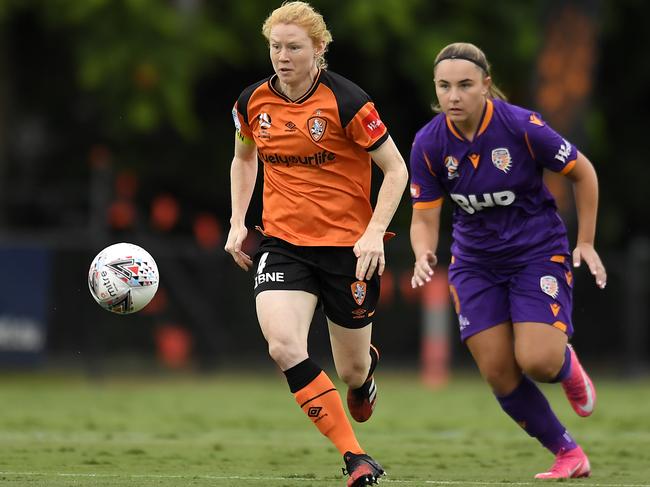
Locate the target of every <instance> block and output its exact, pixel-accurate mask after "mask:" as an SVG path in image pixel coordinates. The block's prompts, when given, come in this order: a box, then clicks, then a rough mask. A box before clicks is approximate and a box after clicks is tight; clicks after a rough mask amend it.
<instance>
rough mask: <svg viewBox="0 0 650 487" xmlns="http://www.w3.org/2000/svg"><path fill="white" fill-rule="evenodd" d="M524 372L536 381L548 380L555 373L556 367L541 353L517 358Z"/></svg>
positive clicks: (551, 378)
mask: <svg viewBox="0 0 650 487" xmlns="http://www.w3.org/2000/svg"><path fill="white" fill-rule="evenodd" d="M518 362H519V366H520V367H521V370H522V372H523V373H524V374H526V375H527V376H528V377H530V378H531V379H533V380H535V381H537V382H549V381H551V380H553V378H554V377H555V376H556V375H557V372H558V367H557V365H556V364H554V363H553V362H552V361H551V360H549V359H548V357H545V356H543V355H534V356H527V357H523V358H518Z"/></svg>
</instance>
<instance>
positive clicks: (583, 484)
mask: <svg viewBox="0 0 650 487" xmlns="http://www.w3.org/2000/svg"><path fill="white" fill-rule="evenodd" d="M0 475H7V476H16V477H18V476H24V477H79V478H120V477H124V478H127V479H129V478H130V479H182V478H186V477H188V475H155V474H141V475H137V474H133V475H120V474H109V473H107V474H103V473H65V472H2V471H0ZM189 477H191V478H193V479H204V480H241V481H246V482H251V481H259V482H264V481H265V482H287V481H291V480H298V481H303V482H332V479H331V478H322V479H318V478H313V477H297V476H296V477H271V476H269V477H256V476H242V475H222V476H220V475H189ZM341 480H343V477H342V478H341ZM381 483H382V484H404V485H476V486H481V485H486V486H501V485H503V486H519V485H536V486H541V484H543V483H544V482H540V481H531V482H498V481H487V480H486V481H478V480H399V479H388V478H385V477H384V478H382V479H381ZM576 485H577V484H576ZM579 487H650V484H602V483H598V482H590V481H589V480H580V481H579Z"/></svg>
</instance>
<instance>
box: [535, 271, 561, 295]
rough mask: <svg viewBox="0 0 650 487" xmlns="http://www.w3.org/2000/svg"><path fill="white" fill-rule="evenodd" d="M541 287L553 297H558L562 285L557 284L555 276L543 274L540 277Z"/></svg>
mask: <svg viewBox="0 0 650 487" xmlns="http://www.w3.org/2000/svg"><path fill="white" fill-rule="evenodd" d="M539 287H541V288H542V291H544V293H545V294H548V295H549V296H550V297H552V298H553V299H556V298H557V296H558V294H560V287H559V286H558V284H557V279H555V277H553V276H542V277H540V279H539Z"/></svg>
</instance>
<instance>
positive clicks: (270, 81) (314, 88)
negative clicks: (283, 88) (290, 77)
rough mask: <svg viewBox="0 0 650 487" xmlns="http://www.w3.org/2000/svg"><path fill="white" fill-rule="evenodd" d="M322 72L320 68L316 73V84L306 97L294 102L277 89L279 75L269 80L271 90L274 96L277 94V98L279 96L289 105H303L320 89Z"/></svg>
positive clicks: (312, 85)
mask: <svg viewBox="0 0 650 487" xmlns="http://www.w3.org/2000/svg"><path fill="white" fill-rule="evenodd" d="M322 72H323V70H322V69H320V68H318V73H316V76H315V77H314V82H313V83H312V84H311V86H310V87H309V89H308V90H307V92H306V93H305V94H304V95H302V96H301V97H300V98H298V99H297V100H292V99H291V98H289V97H288V96H286V95H285V94H284V93H280V92H279V91H278V90H276V89H275V80H276V79H277V78H278V75H277V74H274V75H273V76H271V77H270V78H269V81H268V85H269V89H270V90H271V91H272V92H273V93H274V94H276V95H277V96H279V97H280V98H282V99H283V100H284V101H287V102H289V103H298V104H299V103H303V102H305V101H306V100H307V99H308V98H309V97H310V96H311V95H313V94H314V92H315V91H316V88H318V83H319V82H320V75H321V73H322Z"/></svg>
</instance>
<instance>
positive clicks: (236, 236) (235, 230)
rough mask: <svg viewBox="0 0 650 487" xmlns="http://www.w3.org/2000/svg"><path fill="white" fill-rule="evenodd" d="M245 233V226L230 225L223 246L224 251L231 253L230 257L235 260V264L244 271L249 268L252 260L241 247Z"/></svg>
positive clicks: (246, 231) (246, 230)
mask: <svg viewBox="0 0 650 487" xmlns="http://www.w3.org/2000/svg"><path fill="white" fill-rule="evenodd" d="M247 235H248V229H247V228H246V227H243V226H237V227H230V231H229V232H228V240H226V246H225V247H224V248H225V250H226V252H228V253H229V254H230V255H232V258H233V259H234V260H235V262H236V263H237V265H238V266H239V267H241V268H242V269H244V270H245V271H247V270H248V269H250V268H251V266H252V265H253V260H252V259H251V258H250V257H249V256H248V255H247V254H246V253H245V252H243V251H242V249H241V246H242V244H243V243H244V240H246V236H247Z"/></svg>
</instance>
